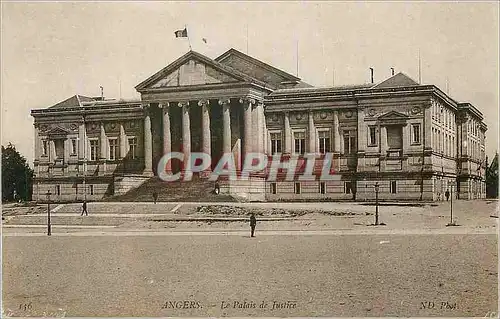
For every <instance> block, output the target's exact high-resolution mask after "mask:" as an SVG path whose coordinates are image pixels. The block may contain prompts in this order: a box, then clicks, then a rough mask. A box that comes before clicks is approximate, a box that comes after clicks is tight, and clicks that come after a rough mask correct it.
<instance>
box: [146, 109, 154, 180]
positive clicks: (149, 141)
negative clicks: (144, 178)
mask: <svg viewBox="0 0 500 319" xmlns="http://www.w3.org/2000/svg"><path fill="white" fill-rule="evenodd" d="M144 111H145V114H144V174H146V175H152V174H153V136H152V134H151V115H150V113H149V104H147V105H146V106H144Z"/></svg>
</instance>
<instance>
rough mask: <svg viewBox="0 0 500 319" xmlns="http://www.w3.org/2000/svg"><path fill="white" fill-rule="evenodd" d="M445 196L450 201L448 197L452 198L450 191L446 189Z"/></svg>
mask: <svg viewBox="0 0 500 319" xmlns="http://www.w3.org/2000/svg"><path fill="white" fill-rule="evenodd" d="M444 196H445V197H446V201H448V199H450V191H449V190H446V192H444Z"/></svg>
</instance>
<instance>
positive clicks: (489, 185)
mask: <svg viewBox="0 0 500 319" xmlns="http://www.w3.org/2000/svg"><path fill="white" fill-rule="evenodd" d="M486 197H488V198H498V153H496V154H495V157H494V158H493V160H492V161H491V164H490V166H488V167H487V168H486Z"/></svg>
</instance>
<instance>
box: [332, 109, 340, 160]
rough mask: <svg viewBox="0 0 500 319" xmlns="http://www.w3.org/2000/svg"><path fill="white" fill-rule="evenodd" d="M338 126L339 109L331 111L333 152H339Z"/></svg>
mask: <svg viewBox="0 0 500 319" xmlns="http://www.w3.org/2000/svg"><path fill="white" fill-rule="evenodd" d="M340 142H341V139H340V126H339V111H337V110H335V111H333V150H334V152H335V153H340V150H341V148H340Z"/></svg>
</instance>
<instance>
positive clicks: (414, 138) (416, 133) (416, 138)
mask: <svg viewBox="0 0 500 319" xmlns="http://www.w3.org/2000/svg"><path fill="white" fill-rule="evenodd" d="M411 131H412V134H411V142H412V143H413V144H420V124H412V125H411Z"/></svg>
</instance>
